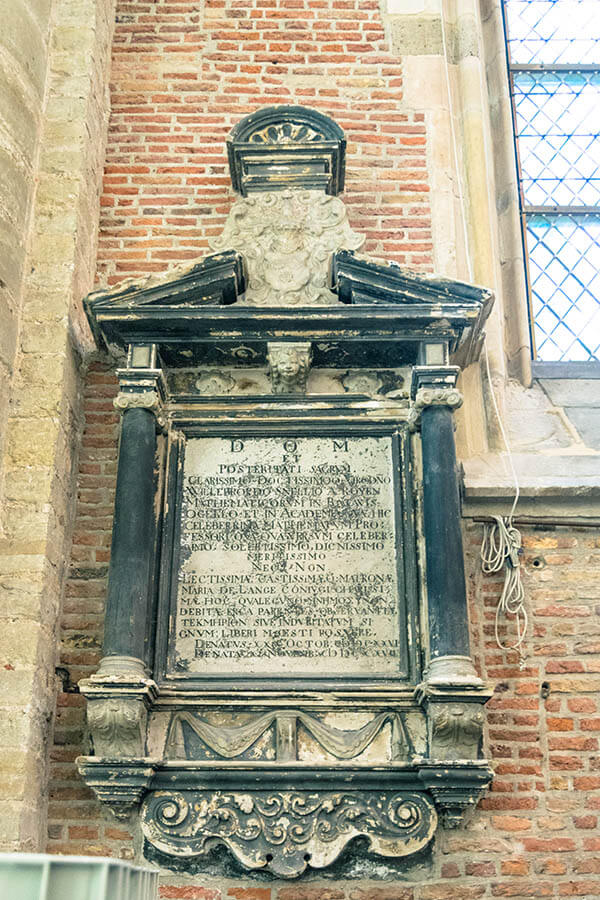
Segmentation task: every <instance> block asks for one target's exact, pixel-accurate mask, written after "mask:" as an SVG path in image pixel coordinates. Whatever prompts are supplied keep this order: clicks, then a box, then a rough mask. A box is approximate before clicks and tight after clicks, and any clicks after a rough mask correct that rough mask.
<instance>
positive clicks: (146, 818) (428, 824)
mask: <svg viewBox="0 0 600 900" xmlns="http://www.w3.org/2000/svg"><path fill="white" fill-rule="evenodd" d="M436 826H437V813H436V811H435V808H434V806H433V803H432V802H431V801H430V800H429V798H428V797H426V796H424V795H423V794H415V793H408V792H396V791H381V792H380V791H378V792H366V791H319V792H310V791H298V790H292V791H277V790H272V791H247V792H237V791H233V792H229V791H179V792H171V791H155V792H153V793H152V794H150V796H149V797H148V798H147V799H146V800H145V802H144V805H143V810H142V829H143V832H144V835H145V837H146V838H147V840H148V841H149V842H150V843H151V844H152V845H153V846H154V847H156V848H157V849H158V850H160V851H161V852H163V853H166V854H168V855H171V856H178V857H193V856H202V855H204V854H206V853H208V852H209V851H210V850H211V849H212V848H213V847H214V846H215V845H216V844H225V845H226V846H227V847H228V848H229V850H230V851H231V852H232V853H233V854H234V856H235V857H236V858H237V859H238V860H239V861H240V862H241V863H242V865H244V866H246V867H247V868H249V869H268V870H269V871H271V872H273V873H274V874H276V875H279V876H280V877H283V878H294V877H296V876H298V875H300V874H301V873H302V872H303V871H304V870H305V869H306V868H307V867H308V866H309V865H310V866H311V867H313V868H319V869H320V868H323V867H325V866H327V865H329V864H330V863H332V862H333V861H334V860H335V859H336V858H337V857H338V856H339V854H340V853H341V851H342V850H343V849H344V847H345V846H346V845H347V844H348V842H349V841H351V840H352V839H353V838H355V837H358V836H360V835H364V836H366V837H367V838H369V841H370V849H371V851H372V852H374V853H376V854H378V855H379V856H394V857H398V856H407V855H409V854H411V853H416V852H417V851H419V850H422V849H423V848H424V847H426V846H427V844H428V843H429V841H430V840H431V838H432V837H433V834H434V832H435V829H436Z"/></svg>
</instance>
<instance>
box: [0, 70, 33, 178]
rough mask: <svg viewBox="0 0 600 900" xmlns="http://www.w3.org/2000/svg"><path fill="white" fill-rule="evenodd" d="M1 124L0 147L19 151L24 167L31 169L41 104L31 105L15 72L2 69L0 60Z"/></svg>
mask: <svg viewBox="0 0 600 900" xmlns="http://www.w3.org/2000/svg"><path fill="white" fill-rule="evenodd" d="M0 80H1V81H2V91H1V92H0V121H1V122H2V123H3V128H2V135H3V136H2V144H3V145H5V146H6V147H7V148H8V150H9V151H10V149H11V147H12V148H17V149H18V154H20V155H21V156H22V159H23V160H24V161H25V163H26V165H28V166H31V164H32V161H33V159H34V155H35V149H36V145H37V143H38V137H39V132H40V125H41V101H38V102H36V103H32V102H31V98H30V97H28V95H27V92H26V91H25V90H24V89H23V85H22V84H20V83H19V81H18V79H17V77H16V76H15V73H14V71H9V70H8V69H7V68H5V67H3V65H2V61H1V57H0Z"/></svg>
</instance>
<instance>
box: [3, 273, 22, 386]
mask: <svg viewBox="0 0 600 900" xmlns="http://www.w3.org/2000/svg"><path fill="white" fill-rule="evenodd" d="M0 323H2V324H1V327H0V360H2V362H3V363H4V364H5V365H6V367H7V368H8V369H9V370H11V369H12V365H13V360H14V357H15V350H16V348H17V326H18V322H17V315H16V313H15V310H14V308H13V305H12V303H11V302H10V299H9V294H8V291H7V290H5V289H3V288H2V287H1V286H0Z"/></svg>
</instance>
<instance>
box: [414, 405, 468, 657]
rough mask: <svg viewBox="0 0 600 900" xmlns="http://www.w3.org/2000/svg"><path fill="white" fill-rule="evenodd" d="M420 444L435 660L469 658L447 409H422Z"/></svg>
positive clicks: (451, 429) (449, 412) (450, 420)
mask: <svg viewBox="0 0 600 900" xmlns="http://www.w3.org/2000/svg"><path fill="white" fill-rule="evenodd" d="M421 440H422V447H423V524H424V529H425V553H426V561H427V597H428V604H429V639H430V650H431V658H432V659H434V658H435V657H438V656H449V655H459V656H468V655H469V630H468V620H467V600H466V583H465V570H464V561H463V544H462V534H461V521H460V505H459V496H458V477H457V468H456V450H455V445H454V421H453V415H452V409H451V408H450V407H449V406H433V405H432V406H425V407H423V409H422V412H421Z"/></svg>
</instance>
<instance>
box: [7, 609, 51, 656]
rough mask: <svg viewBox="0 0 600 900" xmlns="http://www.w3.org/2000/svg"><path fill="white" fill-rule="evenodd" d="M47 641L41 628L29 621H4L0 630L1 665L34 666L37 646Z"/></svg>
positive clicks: (46, 636)
mask: <svg viewBox="0 0 600 900" xmlns="http://www.w3.org/2000/svg"><path fill="white" fill-rule="evenodd" d="M44 640H48V635H47V634H46V633H45V631H44V630H43V629H42V628H41V626H40V625H39V624H38V623H36V622H32V621H29V620H23V619H16V620H15V621H6V620H5V621H4V622H3V623H2V628H1V629H0V660H2V665H13V666H17V665H21V664H24V665H35V664H36V663H37V662H38V645H39V642H40V641H44Z"/></svg>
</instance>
